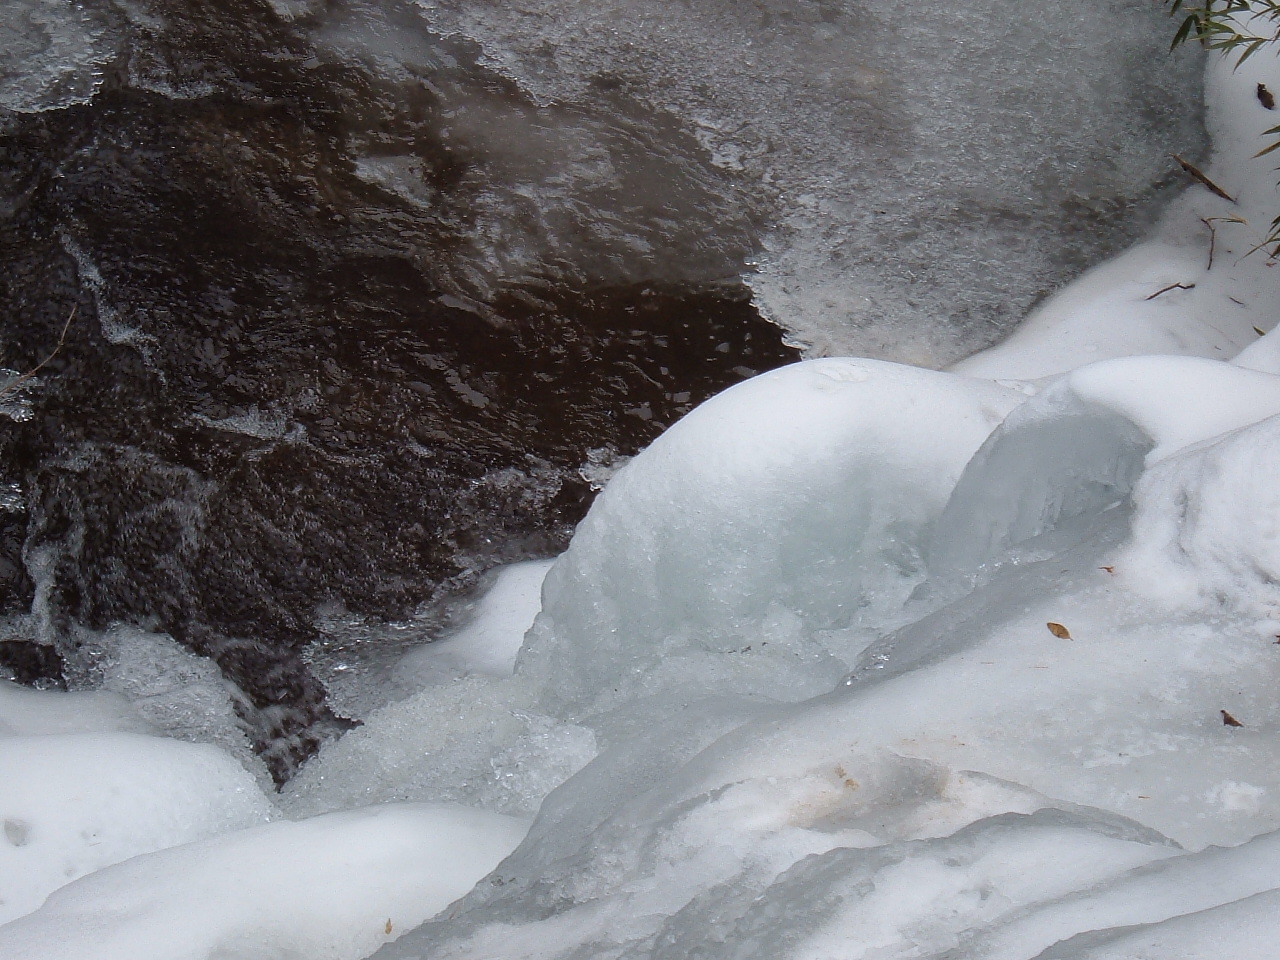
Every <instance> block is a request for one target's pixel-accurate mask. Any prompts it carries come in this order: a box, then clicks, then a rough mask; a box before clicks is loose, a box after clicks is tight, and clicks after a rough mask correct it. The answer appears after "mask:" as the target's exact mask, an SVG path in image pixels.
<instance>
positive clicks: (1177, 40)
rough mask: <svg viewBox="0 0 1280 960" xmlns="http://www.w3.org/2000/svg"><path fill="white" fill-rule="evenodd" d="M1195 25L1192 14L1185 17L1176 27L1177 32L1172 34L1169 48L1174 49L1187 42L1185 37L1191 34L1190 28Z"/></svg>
mask: <svg viewBox="0 0 1280 960" xmlns="http://www.w3.org/2000/svg"><path fill="white" fill-rule="evenodd" d="M1195 25H1196V18H1195V17H1194V16H1190V17H1187V19H1185V20H1183V21H1182V26H1180V27H1179V28H1178V32H1177V33H1175V34H1174V35H1173V43H1171V44H1169V49H1170V50H1174V49H1176V48H1177V47H1179V46H1181V45H1182V44H1184V43H1186V42H1187V38H1188V37H1189V36H1191V28H1192V27H1194V26H1195Z"/></svg>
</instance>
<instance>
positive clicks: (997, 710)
mask: <svg viewBox="0 0 1280 960" xmlns="http://www.w3.org/2000/svg"><path fill="white" fill-rule="evenodd" d="M1258 83H1265V84H1267V85H1268V86H1269V87H1270V88H1271V89H1273V90H1276V91H1280V60H1277V58H1275V57H1273V56H1270V55H1260V56H1257V57H1254V58H1252V59H1251V60H1249V61H1248V62H1247V63H1246V64H1245V65H1244V66H1242V67H1240V68H1239V69H1234V68H1233V65H1232V63H1231V62H1229V61H1225V60H1222V59H1220V58H1211V59H1210V62H1209V66H1208V74H1207V81H1206V90H1207V96H1208V105H1209V109H1210V125H1211V129H1212V132H1213V134H1214V137H1215V153H1214V157H1213V159H1212V161H1211V162H1210V163H1209V164H1207V165H1205V172H1206V173H1207V175H1208V176H1210V177H1211V178H1212V179H1213V180H1215V181H1216V182H1218V183H1221V184H1222V185H1223V186H1224V187H1225V188H1226V189H1227V190H1228V191H1230V192H1231V194H1232V196H1233V197H1235V198H1236V202H1234V203H1233V202H1229V201H1226V200H1223V199H1221V198H1218V197H1215V196H1214V195H1213V194H1212V193H1210V192H1208V191H1207V190H1205V189H1204V188H1203V187H1200V186H1193V187H1190V188H1189V189H1188V190H1187V192H1186V193H1185V194H1184V195H1183V196H1182V197H1181V198H1179V199H1178V200H1177V201H1175V202H1174V203H1173V204H1172V205H1171V206H1170V208H1169V210H1168V211H1167V213H1166V215H1165V217H1164V218H1163V220H1162V222H1161V223H1160V224H1159V226H1158V227H1157V229H1156V231H1155V233H1154V235H1153V237H1152V239H1150V240H1149V241H1147V242H1145V243H1143V244H1140V245H1139V246H1138V247H1136V248H1134V249H1133V250H1131V251H1129V252H1128V253H1126V254H1124V255H1122V256H1121V257H1119V258H1117V259H1116V260H1114V261H1112V262H1111V263H1110V264H1107V265H1104V266H1102V267H1100V268H1098V269H1096V270H1094V271H1092V272H1091V273H1089V274H1088V275H1086V276H1085V277H1083V278H1082V279H1081V280H1080V281H1079V282H1078V283H1077V284H1076V285H1073V286H1072V287H1069V288H1067V289H1066V290H1064V291H1062V292H1061V293H1060V294H1059V295H1058V296H1057V297H1055V298H1053V299H1052V300H1051V301H1049V302H1048V303H1046V304H1045V305H1044V307H1043V308H1042V309H1041V310H1039V311H1038V312H1037V313H1036V314H1035V315H1034V316H1033V317H1031V318H1030V319H1029V320H1028V322H1027V323H1026V324H1025V325H1024V327H1023V328H1022V329H1021V330H1020V331H1019V333H1018V334H1017V335H1015V336H1014V337H1012V338H1011V339H1010V340H1009V341H1007V342H1006V343H1005V344H1002V345H1001V346H999V347H997V348H994V349H993V350H991V351H988V352H987V353H985V354H983V355H979V356H977V357H974V358H971V359H970V360H968V361H965V362H964V363H962V364H960V365H959V366H958V367H957V369H956V370H953V371H949V372H939V371H930V370H923V369H918V368H913V367H908V366H905V365H900V364H892V363H886V362H882V361H876V360H865V359H834V358H827V359H817V360H812V361H809V362H806V363H802V364H796V365H794V366H791V367H788V368H785V369H782V370H778V371H774V372H772V373H769V374H766V375H764V376H761V377H757V378H755V379H753V380H751V381H748V382H746V383H743V384H741V385H739V386H736V387H734V388H732V389H730V390H728V391H726V392H725V393H724V394H722V395H720V396H718V397H716V398H714V399H712V400H711V401H709V402H707V403H706V404H704V405H702V406H701V407H699V408H698V409H697V410H695V411H694V412H692V413H691V414H690V415H689V416H687V417H686V418H685V419H684V420H683V421H681V422H680V423H679V424H677V425H675V426H674V427H672V428H671V429H670V430H668V431H667V432H666V433H665V434H664V435H663V436H662V437H661V438H660V439H659V440H658V441H656V442H655V443H654V444H653V445H651V447H650V448H649V449H647V450H645V451H644V452H642V453H641V454H640V455H638V456H637V457H635V458H633V459H632V460H631V461H629V462H628V463H627V464H626V465H625V466H623V467H622V468H621V469H620V470H619V471H618V472H617V473H616V475H614V476H613V478H612V479H611V480H610V481H609V483H608V485H607V486H606V487H605V489H604V491H603V492H602V493H601V495H600V497H599V498H598V499H597V501H596V502H595V504H594V505H593V507H592V509H591V512H590V514H589V516H588V517H587V518H586V520H585V521H584V522H583V523H582V524H581V526H580V527H579V529H578V531H577V533H576V535H575V537H574V539H573V542H572V544H571V546H570V547H569V549H568V551H567V552H566V553H565V554H564V555H563V556H561V557H560V558H559V559H557V560H556V561H555V563H554V565H551V566H550V568H549V569H548V566H547V564H533V565H521V566H518V567H512V568H508V569H506V570H503V571H501V572H499V573H498V574H496V575H495V577H494V579H493V582H492V584H491V585H490V587H489V589H488V590H487V591H486V592H485V593H484V594H483V595H482V596H481V597H480V598H479V599H478V600H477V601H476V602H475V605H474V609H473V610H472V611H471V615H470V617H468V618H465V619H464V620H463V622H461V623H459V624H458V625H457V627H456V628H455V630H454V632H453V633H452V634H451V635H449V636H447V637H445V638H442V639H440V640H438V641H436V642H434V643H431V644H428V645H426V646H424V647H422V648H421V649H419V650H416V651H414V652H413V653H411V654H409V655H408V656H407V657H405V658H404V659H403V660H401V661H400V664H399V668H398V673H397V677H398V678H399V679H398V680H397V683H398V684H400V685H401V686H402V687H403V688H405V689H408V688H414V689H413V692H412V693H410V694H408V695H406V696H405V697H403V699H400V700H397V701H395V702H391V703H386V704H385V705H383V706H381V707H380V708H379V709H377V710H375V711H374V712H372V713H371V714H370V715H369V716H368V717H367V718H366V722H365V723H364V725H363V726H361V727H359V728H357V729H355V730H352V731H351V732H349V733H347V734H346V735H345V736H343V737H342V738H341V739H339V740H337V741H334V742H332V743H330V744H328V745H326V746H325V748H324V749H323V750H322V752H321V754H320V755H319V756H318V757H317V758H316V759H315V760H313V761H312V762H311V763H309V764H308V765H307V767H306V768H305V769H304V770H303V771H302V773H301V774H300V775H299V776H298V777H297V778H296V779H295V780H294V781H293V782H292V783H290V784H289V785H288V786H287V787H286V788H285V790H284V791H283V792H282V794H281V795H280V796H279V798H278V800H277V801H275V802H272V801H269V800H268V799H267V798H266V797H265V796H264V795H263V794H262V793H261V791H260V790H259V788H258V786H257V783H256V782H255V779H254V777H253V775H252V774H251V773H249V772H247V770H246V769H245V768H244V767H242V766H241V765H240V764H239V763H237V761H236V759H235V758H234V756H233V752H234V750H235V749H236V743H237V741H236V739H235V737H234V736H231V734H229V733H225V730H224V734H225V735H224V734H218V733H217V732H216V731H217V730H218V729H223V728H225V729H226V730H233V729H235V728H234V718H233V717H232V716H231V714H230V712H228V708H227V705H226V702H225V696H224V694H225V691H220V690H219V689H218V688H217V685H216V684H215V683H213V682H212V678H211V677H210V676H206V675H204V674H203V673H201V671H200V670H199V669H198V667H197V666H196V665H194V664H192V663H190V662H187V661H185V660H183V659H182V658H181V657H179V656H178V655H177V654H176V653H175V651H174V650H173V648H172V645H171V641H167V638H163V637H159V636H157V635H152V634H146V633H144V632H141V631H138V632H136V633H131V634H129V635H128V636H125V637H123V638H124V639H125V640H127V641H128V642H127V643H116V644H114V645H113V649H116V648H118V649H120V650H123V651H124V654H122V655H121V658H120V659H118V660H117V661H116V662H108V663H104V665H103V668H102V671H101V673H102V677H101V680H100V682H101V685H102V686H103V688H104V689H105V690H107V691H114V692H104V693H99V694H95V695H92V696H86V695H84V694H76V695H72V694H52V693H33V692H30V691H17V690H15V689H13V688H12V687H10V686H8V685H4V684H0V819H2V820H3V822H4V833H3V836H2V837H0V899H3V901H4V902H3V905H0V906H2V908H3V909H7V910H10V911H11V912H10V913H9V914H8V918H10V922H8V923H7V924H4V925H3V926H0V954H2V955H3V956H5V957H6V958H7V957H11V956H12V957H15V958H30V960H56V958H58V957H63V956H66V957H80V956H86V955H92V956H95V957H99V956H100V957H103V958H107V960H110V958H112V957H117V956H119V957H126V956H127V957H130V958H151V957H154V958H170V957H173V958H183V960H186V958H191V960H197V958H199V960H206V958H207V960H214V958H219V957H232V956H234V957H248V958H253V957H263V958H266V957H282V956H306V957H314V958H329V957H332V958H350V960H359V958H362V957H365V956H368V955H370V954H371V953H373V952H374V951H375V950H377V951H378V952H377V956H378V957H379V960H395V958H401V960H410V958H414V960H419V958H426V957H432V958H437V957H439V958H444V957H448V958H450V960H466V958H470V960H493V958H495V957H502V958H529V960H533V958H547V960H550V958H565V960H568V958H574V957H587V956H590V957H592V958H619V960H620V958H628V960H639V958H646V960H668V958H669V960H677V958H679V960H686V958H705V960H724V958H730V957H732V958H760V960H766V958H767V960H835V958H840V960H853V958H867V960H871V958H881V960H882V958H886V957H917V958H918V957H935V958H939V960H941V958H944V957H945V958H948V960H978V958H982V960H997V958H1000V960H1032V958H1036V957H1041V958H1051V957H1057V958H1086V957H1088V958H1098V960H1102V958H1122V957H1123V958H1139V957H1142V958H1149V957H1170V956H1177V957H1209V956H1215V957H1218V956H1239V957H1261V956H1264V955H1268V956H1269V955H1270V954H1271V953H1274V947H1273V944H1274V942H1275V937H1276V934H1277V932H1280V931H1277V930H1276V923H1277V921H1276V919H1275V917H1276V915H1277V909H1276V908H1277V906H1280V869H1278V868H1277V864H1280V858H1277V856H1276V854H1277V847H1278V845H1280V737H1277V733H1280V701H1277V698H1276V697H1275V690H1276V689H1277V688H1278V686H1280V645H1278V644H1277V642H1276V641H1277V638H1278V637H1280V588H1278V587H1277V584H1278V583H1280V550H1278V549H1277V544H1278V543H1280V527H1278V526H1277V523H1278V522H1280V521H1277V520H1276V517H1277V516H1280V502H1278V501H1277V494H1276V492H1275V490H1276V484H1275V483H1274V480H1273V478H1274V477H1275V476H1276V475H1277V472H1280V346H1277V341H1276V340H1275V338H1276V337H1277V336H1278V334H1275V333H1271V334H1267V335H1265V336H1262V337H1261V338H1260V337H1259V335H1258V333H1257V332H1256V331H1255V330H1254V329H1253V328H1254V327H1255V326H1256V327H1257V328H1258V329H1259V330H1262V331H1266V330H1269V329H1271V328H1272V327H1273V326H1274V320H1275V317H1274V315H1273V314H1274V311H1275V305H1276V304H1277V303H1280V271H1278V270H1275V269H1273V266H1272V264H1273V261H1271V260H1269V259H1268V257H1267V256H1266V254H1265V252H1255V253H1253V254H1247V253H1246V251H1247V250H1248V249H1249V248H1250V247H1252V246H1253V245H1254V244H1256V242H1257V240H1258V239H1260V236H1259V232H1260V231H1261V230H1264V229H1265V226H1266V222H1267V221H1268V220H1269V218H1270V216H1271V214H1272V210H1273V207H1275V206H1276V203H1277V200H1278V198H1277V196H1276V190H1275V177H1276V174H1275V171H1274V170H1273V169H1272V168H1271V167H1272V165H1271V164H1269V163H1267V162H1265V161H1262V162H1250V157H1251V155H1252V154H1253V153H1255V152H1256V151H1257V149H1258V147H1259V141H1258V136H1259V134H1260V132H1261V131H1262V130H1263V129H1265V128H1266V127H1267V126H1270V125H1274V122H1275V121H1274V120H1273V119H1271V117H1270V116H1268V112H1267V111H1266V109H1265V107H1263V106H1262V105H1261V104H1260V103H1259V101H1258V98H1257V97H1256V95H1255V89H1256V86H1257V84H1258ZM1206 221H1207V222H1206ZM1211 244H1212V252H1213V261H1212V264H1210V256H1209V254H1210V249H1211ZM1176 284H1181V286H1180V287H1179V286H1175V285H1176ZM1192 284H1194V286H1192ZM1166 288H1167V289H1166ZM1237 301H1239V302H1237ZM539 591H540V593H541V595H540V596H539ZM530 623H532V627H531V628H530V629H528V631H527V632H525V628H526V627H527V626H528V625H529V624H530ZM122 636H123V635H122ZM117 639H120V638H117ZM157 731H163V732H165V733H168V734H169V735H170V736H182V737H188V738H192V739H201V738H203V739H208V740H213V741H216V742H217V743H218V744H221V745H220V746H219V745H214V744H213V743H204V744H196V743H184V742H179V741H178V740H176V739H170V738H168V737H161V736H157V735H155V733H156V732H157ZM219 737H221V739H219ZM445 804H449V805H445ZM512 815H514V816H512ZM276 817H285V818H288V819H287V820H277V821H276V822H272V823H265V822H264V821H266V820H269V819H272V818H276ZM528 818H532V824H531V825H530V822H529V819H528ZM526 830H527V835H526ZM193 841H194V842H193ZM6 858H7V859H6ZM95 871H96V872H95ZM83 874H88V875H87V876H82V875H83ZM77 876H79V877H80V879H75V878H76V877H77ZM486 876H487V877H488V879H487V880H485V879H484V878H485V877H486ZM70 880H74V882H70V883H68V882H67V881H70ZM5 884H7V886H4V885H5ZM63 884H65V885H63ZM50 893H52V895H51V896H49V899H48V900H47V901H44V897H45V896H46V895H49V894H50ZM459 898H461V899H459ZM42 901H43V902H44V905H43V906H40V904H41V902H42ZM12 918H17V919H12ZM388 921H390V927H389V928H388ZM418 924H421V926H417V929H413V930H409V928H410V927H414V926H416V925H418ZM406 930H408V932H407V933H404V935H403V936H401V933H402V932H403V931H406ZM396 938H398V939H396ZM387 941H393V942H387ZM384 944H385V945H384Z"/></svg>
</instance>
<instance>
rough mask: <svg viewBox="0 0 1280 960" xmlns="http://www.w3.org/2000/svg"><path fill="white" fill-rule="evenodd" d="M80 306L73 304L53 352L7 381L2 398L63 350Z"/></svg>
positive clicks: (1, 392) (1, 388)
mask: <svg viewBox="0 0 1280 960" xmlns="http://www.w3.org/2000/svg"><path fill="white" fill-rule="evenodd" d="M79 306H80V305H79V304H75V305H74V306H72V308H71V313H70V314H68V316H67V322H66V323H64V324H63V325H62V333H61V334H59V335H58V345H57V346H56V347H54V348H53V352H52V353H50V354H49V355H48V356H47V357H45V358H44V359H43V360H41V361H40V362H39V363H37V364H36V365H35V366H34V367H32V368H31V369H30V370H28V371H27V372H26V373H24V374H22V376H20V377H14V378H13V379H12V380H10V381H9V382H8V383H6V384H5V385H4V386H3V387H0V399H3V397H4V396H5V394H8V393H12V392H13V391H14V390H16V389H18V387H19V386H20V385H21V384H23V383H25V382H26V381H28V380H30V379H31V378H32V377H34V376H35V375H36V374H37V373H39V372H40V371H41V370H42V369H44V367H45V365H46V364H47V363H48V362H49V361H50V360H52V359H53V358H54V357H56V356H57V355H58V351H59V350H61V349H62V347H63V345H64V344H65V343H66V342H67V331H68V330H70V329H71V321H72V320H74V319H75V318H76V310H77V309H79Z"/></svg>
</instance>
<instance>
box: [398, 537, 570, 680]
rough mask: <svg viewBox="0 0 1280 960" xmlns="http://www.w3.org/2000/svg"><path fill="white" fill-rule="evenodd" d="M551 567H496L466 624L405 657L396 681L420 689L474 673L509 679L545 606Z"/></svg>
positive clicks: (533, 564) (529, 564) (534, 564)
mask: <svg viewBox="0 0 1280 960" xmlns="http://www.w3.org/2000/svg"><path fill="white" fill-rule="evenodd" d="M551 564H552V561H550V560H531V561H528V562H525V563H512V564H507V565H506V566H504V567H500V568H498V570H497V571H496V573H495V574H494V575H493V577H492V579H491V582H490V584H489V586H488V587H487V589H485V591H484V593H483V594H482V595H481V597H480V598H479V600H477V601H476V603H475V606H474V609H473V610H472V611H470V616H469V617H468V618H467V620H466V622H465V623H463V624H462V625H461V626H459V627H458V628H456V629H454V630H452V631H450V632H449V633H447V634H446V635H445V636H443V637H441V638H440V639H438V640H435V641H432V642H431V643H429V644H426V645H424V646H422V647H419V648H418V649H417V650H414V651H411V652H410V653H407V654H405V656H404V657H403V658H402V659H401V661H400V663H399V664H398V665H397V667H396V679H397V681H398V682H399V683H401V684H404V685H407V686H413V687H421V686H425V685H426V684H427V683H433V682H435V683H438V682H441V681H442V680H443V679H445V678H452V677H462V676H470V675H473V674H478V675H481V676H486V677H509V676H511V674H512V672H513V671H514V670H515V666H516V657H517V655H518V654H519V653H520V646H521V644H523V643H524V635H525V634H526V633H528V631H529V628H530V627H531V626H533V620H534V618H535V617H536V616H537V615H538V611H539V610H540V609H541V607H542V581H543V580H544V579H546V576H547V571H548V570H550V569H551Z"/></svg>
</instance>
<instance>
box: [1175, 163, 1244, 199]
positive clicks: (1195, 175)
mask: <svg viewBox="0 0 1280 960" xmlns="http://www.w3.org/2000/svg"><path fill="white" fill-rule="evenodd" d="M1173 159H1175V160H1177V161H1178V166H1180V167H1181V168H1182V169H1183V170H1185V171H1186V172H1187V173H1188V174H1189V175H1190V176H1191V178H1192V179H1193V180H1197V181H1199V182H1200V183H1201V184H1203V185H1204V186H1206V187H1208V188H1209V190H1210V191H1211V192H1213V193H1216V194H1217V195H1218V196H1220V197H1221V198H1222V199H1223V200H1226V201H1227V202H1228V203H1235V202H1236V200H1235V197H1233V196H1231V194H1229V193H1227V191H1225V190H1223V189H1222V188H1221V187H1220V186H1218V185H1217V184H1216V183H1214V182H1213V181H1212V180H1210V179H1209V178H1208V177H1206V176H1205V175H1204V174H1203V173H1202V172H1201V171H1200V168H1199V167H1197V166H1196V165H1195V164H1194V163H1188V162H1187V161H1186V160H1183V159H1182V158H1181V157H1180V156H1178V155H1177V154H1176V153H1175V154H1174V155H1173Z"/></svg>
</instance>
